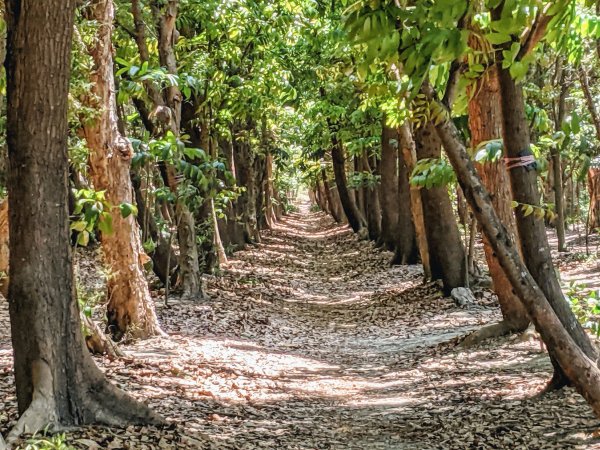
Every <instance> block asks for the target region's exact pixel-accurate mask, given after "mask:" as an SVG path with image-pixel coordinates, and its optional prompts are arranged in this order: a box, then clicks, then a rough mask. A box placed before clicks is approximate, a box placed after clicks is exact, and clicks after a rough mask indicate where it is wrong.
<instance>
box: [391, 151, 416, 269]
mask: <svg viewBox="0 0 600 450" xmlns="http://www.w3.org/2000/svg"><path fill="white" fill-rule="evenodd" d="M398 156H399V157H398V177H397V184H398V188H397V192H398V195H397V197H396V203H395V205H394V207H395V208H396V209H397V210H398V220H397V222H396V226H395V227H394V247H395V248H394V257H393V258H392V261H391V264H392V265H393V264H416V263H417V261H418V258H419V248H418V246H417V235H416V231H415V226H414V218H413V216H412V213H411V210H412V209H413V206H414V205H411V187H410V182H409V178H410V172H409V170H408V166H407V164H406V162H405V160H404V158H403V157H402V155H400V154H398ZM415 194H416V196H417V197H418V198H419V200H420V198H421V195H420V193H419V191H418V190H416V191H415ZM421 218H422V215H421Z"/></svg>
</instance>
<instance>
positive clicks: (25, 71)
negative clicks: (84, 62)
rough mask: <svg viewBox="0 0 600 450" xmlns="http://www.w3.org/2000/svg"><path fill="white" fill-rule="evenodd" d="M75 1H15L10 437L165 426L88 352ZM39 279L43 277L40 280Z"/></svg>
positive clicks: (10, 71)
mask: <svg viewBox="0 0 600 450" xmlns="http://www.w3.org/2000/svg"><path fill="white" fill-rule="evenodd" d="M75 4H76V2H75V1H73V0H60V1H57V0H55V1H44V2H40V1H34V0H26V1H23V0H8V1H7V2H6V8H7V12H6V17H7V24H8V57H7V63H6V72H7V81H8V86H7V98H8V122H7V129H8V133H7V141H8V148H9V159H10V166H11V171H10V175H9V180H8V191H9V203H10V204H9V214H10V220H9V222H10V224H9V226H10V230H9V234H10V286H9V293H8V297H9V310H10V321H11V335H12V343H13V349H14V373H15V382H16V390H17V403H18V409H19V414H20V415H21V417H20V419H19V421H18V423H17V425H16V426H15V428H14V429H13V431H12V432H11V434H10V435H9V439H8V440H9V441H10V440H12V439H14V438H15V437H16V436H17V435H18V434H20V433H21V432H22V431H24V430H25V429H28V430H41V429H43V428H44V427H45V426H46V425H48V424H58V425H79V424H85V423H93V422H101V423H106V424H110V425H123V424H125V423H128V422H137V423H141V422H158V421H159V420H160V419H159V418H158V417H157V416H156V415H155V414H153V413H152V412H151V411H150V410H149V409H148V408H147V407H146V406H145V405H142V404H141V403H138V402H136V401H135V400H133V399H132V398H131V397H129V396H127V395H126V394H125V393H124V392H122V391H120V390H119V389H117V388H116V387H115V386H113V385H111V384H110V383H109V382H108V381H107V379H106V378H105V377H104V375H103V374H102V372H101V371H100V370H99V369H98V368H97V367H96V366H95V365H94V362H93V360H92V359H91V357H90V356H89V354H88V351H87V350H86V349H85V346H84V342H83V336H82V333H81V323H80V320H79V308H78V304H77V300H76V298H75V285H74V279H73V266H72V253H71V247H70V243H69V238H70V230H69V212H68V184H67V180H68V167H69V163H68V151H67V134H68V124H67V98H68V88H69V73H70V67H71V65H70V55H71V39H72V32H73V18H74V11H75ZM32 277H35V282H32Z"/></svg>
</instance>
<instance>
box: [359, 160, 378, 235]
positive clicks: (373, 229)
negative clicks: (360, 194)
mask: <svg viewBox="0 0 600 450" xmlns="http://www.w3.org/2000/svg"><path fill="white" fill-rule="evenodd" d="M362 167H363V169H364V171H365V173H369V174H370V173H371V166H370V164H369V157H368V156H367V152H366V151H364V152H363V154H362ZM364 192H365V201H366V209H367V222H368V229H369V239H371V240H372V241H375V242H377V241H378V240H379V237H380V236H381V205H380V203H379V191H378V189H377V188H376V187H367V186H365V188H364Z"/></svg>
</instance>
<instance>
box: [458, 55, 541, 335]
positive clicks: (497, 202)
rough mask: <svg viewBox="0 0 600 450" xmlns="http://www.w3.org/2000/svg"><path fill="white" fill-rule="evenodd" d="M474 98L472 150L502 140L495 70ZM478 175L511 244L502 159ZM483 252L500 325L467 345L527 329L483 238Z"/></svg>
mask: <svg viewBox="0 0 600 450" xmlns="http://www.w3.org/2000/svg"><path fill="white" fill-rule="evenodd" d="M473 90H474V95H473V96H472V97H471V99H470V101H469V129H470V131H471V146H472V147H473V148H476V147H477V146H478V145H479V144H480V143H481V142H485V141H490V140H494V139H500V138H501V136H502V111H501V110H500V86H499V81H498V70H497V68H496V67H495V66H492V67H490V68H489V69H488V71H487V72H486V73H485V74H484V76H483V77H482V78H481V79H479V80H478V82H477V83H476V85H475V86H474V87H473ZM476 168H477V172H478V173H479V176H480V177H481V181H482V183H483V185H484V186H485V188H486V190H487V191H488V192H489V193H490V196H491V201H492V205H493V206H494V210H495V211H496V214H497V215H498V218H499V219H500V220H501V221H502V224H503V225H504V226H505V227H506V232H507V233H508V235H509V236H510V237H511V239H512V240H513V241H514V242H518V241H517V240H516V235H517V226H516V223H515V216H514V211H513V208H512V207H511V200H512V193H511V191H510V181H509V178H508V171H507V170H506V165H505V163H504V161H503V160H502V159H500V160H499V161H495V162H491V161H489V162H488V161H486V162H485V163H483V164H476ZM483 248H484V251H485V257H486V260H487V264H488V267H489V270H490V275H491V277H492V281H493V283H494V292H495V293H496V295H497V296H498V301H499V303H500V309H501V311H502V322H500V324H495V325H492V326H490V327H484V328H482V329H481V330H479V331H478V332H476V333H474V334H473V335H471V336H469V337H468V338H467V340H466V343H467V344H469V343H475V342H477V341H479V340H483V339H486V338H488V337H494V336H499V335H503V334H507V333H511V332H515V331H523V330H525V329H526V328H527V326H528V325H529V317H527V312H526V311H525V307H524V306H523V304H522V303H521V300H520V299H519V297H517V295H516V294H515V292H514V291H513V289H512V286H511V284H510V281H509V279H508V278H507V276H506V274H505V273H504V270H503V269H502V266H501V265H500V262H499V261H498V257H497V256H496V254H495V253H494V249H493V248H492V245H491V244H490V242H489V240H488V239H487V237H486V236H484V238H483Z"/></svg>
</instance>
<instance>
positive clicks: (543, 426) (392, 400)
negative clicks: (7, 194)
mask: <svg viewBox="0 0 600 450" xmlns="http://www.w3.org/2000/svg"><path fill="white" fill-rule="evenodd" d="M390 257H391V255H390V254H389V253H387V252H383V251H380V250H378V249H375V248H374V246H373V244H372V243H370V242H367V241H359V240H358V239H357V238H356V236H355V235H354V234H352V233H351V231H350V230H349V229H348V228H347V227H345V226H340V225H337V224H335V223H333V221H332V220H331V219H330V218H329V217H327V216H325V215H324V214H322V213H312V212H309V210H308V205H302V207H301V209H300V211H299V212H297V213H293V214H290V215H289V216H287V217H285V218H284V219H283V220H282V221H281V222H280V223H278V224H277V225H276V226H275V227H274V229H273V230H271V231H269V232H265V233H263V235H262V242H261V243H260V244H258V245H255V246H249V247H248V248H247V249H246V250H245V251H241V252H239V253H237V254H236V255H234V257H232V258H231V259H230V263H229V264H228V265H227V266H226V267H225V268H224V270H223V273H222V274H221V275H220V276H218V277H207V288H208V293H209V295H210V297H211V298H210V299H209V300H205V301H201V302H192V301H183V300H181V299H177V298H173V299H172V301H171V307H170V308H168V309H166V308H164V307H162V306H161V305H160V304H159V303H157V308H158V314H159V317H160V320H161V322H162V324H163V325H164V328H165V329H166V330H167V331H168V333H169V337H168V338H157V339H151V340H148V341H143V342H134V343H131V344H129V345H127V346H126V347H125V351H126V352H127V354H128V358H126V359H122V360H116V361H109V360H107V359H99V360H98V361H99V363H100V365H101V366H102V367H103V368H104V370H105V371H106V373H107V374H108V375H109V377H110V378H111V379H112V380H113V381H114V382H116V383H117V384H119V385H120V386H123V387H124V388H125V389H127V390H128V391H130V392H132V393H133V395H135V396H137V397H138V398H140V399H142V400H144V401H147V402H148V403H149V404H150V405H151V406H152V407H153V408H155V409H156V410H157V411H159V412H160V413H161V414H163V415H164V416H165V417H167V418H168V419H169V420H170V421H172V422H174V423H175V424H177V430H178V431H177V432H178V433H180V435H181V436H183V437H181V438H180V442H181V445H178V447H177V448H181V449H188V448H189V449H196V448H207V449H256V448H269V449H286V450H287V449H357V450H358V449H360V450H363V449H434V448H435V449H438V448H439V449H467V448H482V449H484V448H485V449H487V448H507V449H508V448H510V449H513V448H515V449H516V448H518V449H527V448H531V449H546V448H547V449H551V448H561V449H563V448H590V447H589V445H590V443H591V442H592V441H591V437H590V436H591V434H592V432H593V431H594V430H595V429H596V428H597V427H598V425H599V423H598V421H597V420H596V419H594V417H593V415H592V414H591V412H590V411H589V408H588V407H587V405H586V404H585V402H584V401H583V400H582V399H581V398H580V397H579V396H578V395H576V394H575V393H574V392H573V391H571V390H565V391H563V392H559V393H555V394H552V395H548V396H546V397H544V398H542V399H531V397H533V396H534V394H536V393H537V392H538V391H539V389H540V388H541V387H542V386H543V385H544V383H545V381H546V380H547V378H548V376H549V373H550V365H549V363H548V358H547V354H546V353H545V352H544V351H543V350H542V349H541V348H540V345H539V342H535V341H534V342H529V341H521V340H520V338H518V337H512V338H503V339H498V340H495V341H492V342H488V343H487V344H485V345H482V346H480V347H477V348H473V349H470V350H461V349H459V348H458V347H456V343H457V342H458V341H459V339H460V338H461V337H462V336H464V335H465V334H467V333H468V332H470V331H472V330H475V329H477V328H478V327H480V326H481V325H483V324H486V323H490V322H493V321H497V320H498V319H499V318H500V314H499V311H498V307H497V305H496V303H495V299H494V297H493V296H492V295H491V294H490V293H489V292H485V291H481V292H478V293H477V303H476V304H474V305H471V306H469V307H468V308H461V307H458V306H456V304H455V303H454V302H453V301H452V300H451V299H448V298H444V297H443V295H442V294H441V292H440V290H439V288H438V286H437V285H436V284H431V283H430V284H425V285H423V284H422V281H421V280H422V271H421V268H420V267H419V266H411V267H408V266H400V267H389V264H388V261H389V259H390ZM3 311H4V310H2V309H0V312H1V313H2V314H4V312H3ZM2 317H3V316H2V315H0V319H1V318H2ZM4 320H6V319H4ZM5 343H7V341H6V336H0V350H2V352H0V363H1V364H4V367H10V356H11V355H10V354H9V351H8V349H9V347H7V346H6V345H4V344H5ZM4 349H6V350H7V351H6V352H4V351H3V350H4ZM10 383H12V375H11V373H10V371H9V370H5V371H4V372H2V371H0V386H2V385H9V384H10ZM0 406H2V405H0ZM5 408H6V410H7V411H8V413H7V414H8V415H9V416H10V417H14V416H15V406H14V398H9V399H8V400H6V405H5ZM131 448H137V447H131Z"/></svg>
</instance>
